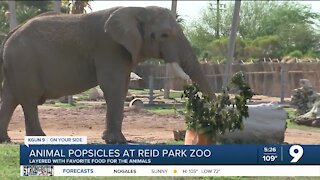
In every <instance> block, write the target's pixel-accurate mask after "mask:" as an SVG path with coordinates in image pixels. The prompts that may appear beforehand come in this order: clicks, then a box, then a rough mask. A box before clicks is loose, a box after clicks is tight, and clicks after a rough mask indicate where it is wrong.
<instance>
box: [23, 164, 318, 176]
mask: <svg viewBox="0 0 320 180" xmlns="http://www.w3.org/2000/svg"><path fill="white" fill-rule="evenodd" d="M36 172H37V173H38V174H32V170H30V169H28V168H26V166H21V176H41V175H44V176H46V175H47V176H320V166H312V165H273V166H268V165H245V166H240V165H234V166H232V165H228V166H189V165H187V166H168V165H161V166H123V165H120V166H119V165H116V166H115V165H109V166H108V165H107V166H104V165H99V166H97V165H88V166H85V165H81V166H76V165H75V166H62V165H56V166H53V167H52V170H51V171H46V170H45V169H43V170H42V172H41V171H39V170H38V171H36ZM39 172H41V173H42V174H39ZM45 173H47V174H45Z"/></svg>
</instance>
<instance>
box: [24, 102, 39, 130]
mask: <svg viewBox="0 0 320 180" xmlns="http://www.w3.org/2000/svg"><path fill="white" fill-rule="evenodd" d="M37 104H38V102H37V101H35V102H34V103H23V104H22V108H23V112H24V117H25V126H26V135H27V136H45V133H44V132H43V131H42V128H41V125H40V121H39V116H38V106H37Z"/></svg>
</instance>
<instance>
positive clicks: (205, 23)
mask: <svg viewBox="0 0 320 180" xmlns="http://www.w3.org/2000/svg"><path fill="white" fill-rule="evenodd" d="M221 3H225V4H226V8H223V10H221V11H220V18H217V17H218V16H217V10H216V5H215V4H212V3H209V4H208V5H207V7H206V8H205V9H204V10H203V11H202V12H200V13H201V16H200V18H199V19H197V20H196V21H194V22H191V23H190V24H189V25H187V28H186V31H185V32H186V34H187V36H188V38H189V40H190V41H191V44H192V47H193V49H194V50H195V52H196V54H197V56H198V57H199V58H209V59H211V60H212V62H215V60H221V59H225V58H226V52H227V43H228V38H229V32H230V28H231V20H232V14H233V7H234V2H221ZM217 20H219V22H217ZM319 20H320V14H319V13H314V12H312V10H311V7H310V6H308V5H304V4H301V3H298V2H292V1H290V2H278V1H243V2H242V4H241V13H240V24H239V29H238V39H237V41H238V42H237V45H236V52H235V60H249V59H252V58H253V59H261V58H282V57H284V56H286V55H287V54H288V53H290V52H292V51H294V50H299V51H301V52H302V54H303V55H302V57H305V56H307V57H313V58H315V57H318V58H319V57H320V41H319V39H320V34H319V33H318V31H317V29H316V28H317V27H318V28H319V27H320V25H319V22H320V21H319ZM218 28H219V29H218ZM217 30H219V37H216V36H215V35H216V32H217ZM205 55H207V57H205Z"/></svg>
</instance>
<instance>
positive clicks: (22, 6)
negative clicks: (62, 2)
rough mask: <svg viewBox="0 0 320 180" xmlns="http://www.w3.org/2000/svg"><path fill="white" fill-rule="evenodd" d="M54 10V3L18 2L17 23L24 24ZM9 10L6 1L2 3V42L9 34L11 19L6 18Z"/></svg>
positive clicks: (0, 23) (0, 31)
mask: <svg viewBox="0 0 320 180" xmlns="http://www.w3.org/2000/svg"><path fill="white" fill-rule="evenodd" d="M51 9H52V1H31V0H25V1H16V17H17V22H18V23H19V24H20V23H23V22H25V21H26V20H28V19H30V18H32V17H34V16H36V15H38V14H41V13H43V12H47V11H49V10H51ZM8 10H9V7H8V4H7V2H6V1H1V2H0V42H2V40H3V39H4V37H5V35H6V34H7V33H8V32H9V19H8V18H7V17H6V16H5V14H6V12H7V11H8Z"/></svg>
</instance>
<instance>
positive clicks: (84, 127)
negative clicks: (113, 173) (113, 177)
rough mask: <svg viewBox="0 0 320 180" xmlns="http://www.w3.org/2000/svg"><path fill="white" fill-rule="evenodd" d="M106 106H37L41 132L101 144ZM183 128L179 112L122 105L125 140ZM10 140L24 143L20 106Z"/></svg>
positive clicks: (288, 138)
mask: <svg viewBox="0 0 320 180" xmlns="http://www.w3.org/2000/svg"><path fill="white" fill-rule="evenodd" d="M255 99H256V101H261V102H268V101H278V99H277V98H265V97H262V96H261V97H255ZM105 114H106V111H105V108H104V105H102V103H90V104H89V105H88V106H86V107H82V108H59V107H52V106H48V105H43V106H39V116H40V121H41V125H42V127H43V130H44V132H45V133H46V134H47V135H51V136H57V135H60V136H64V135H65V136H69V135H71V136H87V137H88V142H90V143H104V141H103V140H102V139H101V135H102V133H103V131H104V128H105V123H104V122H105ZM175 129H180V130H182V129H185V124H184V119H183V117H182V116H180V115H159V114H155V113H151V112H148V111H146V110H142V111H134V110H132V109H129V108H125V113H124V122H123V133H124V135H125V136H126V138H127V140H129V141H134V142H146V143H164V142H168V141H173V133H172V130H175ZM8 133H9V136H10V137H11V140H12V141H13V142H23V138H24V135H25V126H24V116H23V111H22V109H21V107H20V106H19V107H18V108H17V109H16V111H15V113H14V115H13V117H12V120H11V123H10V125H9V131H8ZM285 142H287V143H300V144H320V133H317V132H310V131H303V130H298V129H287V131H286V134H285Z"/></svg>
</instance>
